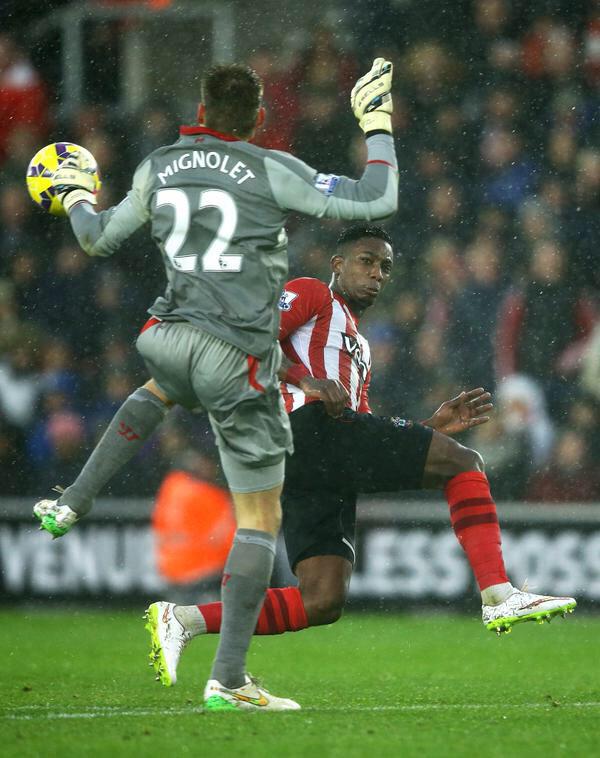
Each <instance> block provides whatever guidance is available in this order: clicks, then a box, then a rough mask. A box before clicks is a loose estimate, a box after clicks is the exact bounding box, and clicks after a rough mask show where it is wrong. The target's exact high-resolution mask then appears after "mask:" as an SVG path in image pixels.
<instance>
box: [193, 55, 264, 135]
mask: <svg viewBox="0 0 600 758" xmlns="http://www.w3.org/2000/svg"><path fill="white" fill-rule="evenodd" d="M262 92H263V85H262V81H261V79H260V77H259V76H258V74H257V73H256V71H254V70H253V69H251V68H250V67H249V66H244V65H242V64H241V63H225V64H219V65H216V66H211V68H209V69H208V71H207V72H206V73H205V75H204V76H203V77H202V83H201V94H202V102H203V103H204V106H205V108H206V118H205V121H206V126H207V127H208V128H209V129H214V130H215V131H219V132H225V133H227V134H235V135H236V136H238V137H248V136H250V135H251V134H252V132H253V131H254V127H255V124H256V116H257V114H258V110H259V108H260V106H261V101H262Z"/></svg>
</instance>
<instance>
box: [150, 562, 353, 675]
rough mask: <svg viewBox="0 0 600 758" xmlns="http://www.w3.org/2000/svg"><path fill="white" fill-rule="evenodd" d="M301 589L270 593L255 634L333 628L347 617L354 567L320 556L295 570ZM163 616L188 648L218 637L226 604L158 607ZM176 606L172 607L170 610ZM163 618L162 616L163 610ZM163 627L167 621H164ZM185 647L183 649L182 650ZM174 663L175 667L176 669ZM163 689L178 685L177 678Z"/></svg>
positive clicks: (280, 589)
mask: <svg viewBox="0 0 600 758" xmlns="http://www.w3.org/2000/svg"><path fill="white" fill-rule="evenodd" d="M295 573H296V575H297V577H298V587H274V588H270V589H268V590H267V592H266V595H265V600H264V603H263V605H262V607H261V609H260V612H259V615H258V620H257V622H256V627H255V629H254V634H256V635H274V634H283V633H284V632H298V631H300V630H302V629H306V628H307V627H309V626H320V625H322V624H333V623H334V621H337V620H338V619H339V618H340V616H341V615H342V611H343V608H344V605H345V604H346V598H347V596H348V585H349V583H350V576H351V575H352V563H351V562H350V561H349V560H348V559H347V558H342V557H341V556H339V555H316V556H312V557H311V558H306V559H305V560H302V561H300V562H299V563H298V564H297V565H296V567H295ZM154 605H156V606H158V607H160V609H161V610H162V611H163V613H165V612H166V615H165V622H164V623H171V624H173V620H172V619H171V618H170V614H173V616H174V620H175V621H176V622H178V623H179V625H180V628H179V631H178V632H175V631H174V632H172V636H173V637H175V635H178V636H179V637H180V638H181V640H182V642H183V645H185V643H187V641H188V640H190V639H192V638H194V637H197V636H199V635H203V634H218V633H219V632H220V631H221V621H222V618H223V606H222V603H220V602H217V603H204V604H202V605H175V604H173V603H155V604H154ZM169 606H170V607H169ZM156 612H157V614H158V613H159V611H158V609H157V611H156ZM158 623H163V622H158ZM183 645H180V646H179V647H180V648H181V649H182V647H183ZM181 649H180V650H179V654H177V656H176V659H177V660H174V658H175V654H174V653H173V654H170V656H169V657H170V663H171V666H172V671H173V672H174V671H175V670H176V667H177V662H178V660H179V656H180V654H181ZM173 664H174V665H173ZM169 679H170V681H168V682H163V684H167V686H168V685H170V684H173V683H174V677H173V676H170V677H169Z"/></svg>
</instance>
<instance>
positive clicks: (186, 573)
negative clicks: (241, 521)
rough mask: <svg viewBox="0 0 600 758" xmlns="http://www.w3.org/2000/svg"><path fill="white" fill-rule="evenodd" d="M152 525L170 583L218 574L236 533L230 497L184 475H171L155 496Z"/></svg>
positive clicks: (162, 568)
mask: <svg viewBox="0 0 600 758" xmlns="http://www.w3.org/2000/svg"><path fill="white" fill-rule="evenodd" d="M152 526H153V527H154V532H155V536H156V550H157V565H158V570H159V572H160V574H161V576H163V577H164V578H165V579H167V580H168V581H169V582H174V583H177V584H185V583H188V582H193V581H198V580H200V579H206V578H209V577H212V576H215V575H218V574H220V573H221V572H222V570H223V567H224V566H225V561H226V560H227V555H228V553H229V549H230V547H231V542H232V540H233V535H234V533H235V518H234V516H233V509H232V504H231V499H230V497H229V493H228V492H227V490H225V489H223V488H222V487H218V486H217V485H215V484H210V483H208V482H205V481H202V480H200V479H197V478H196V477H194V476H192V475H191V474H188V473H186V472H184V471H172V472H171V473H170V474H168V475H167V476H166V477H165V479H164V481H163V483H162V485H161V487H160V489H159V491H158V493H157V496H156V503H155V507H154V512H153V514H152Z"/></svg>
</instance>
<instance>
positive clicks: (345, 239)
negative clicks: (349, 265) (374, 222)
mask: <svg viewBox="0 0 600 758" xmlns="http://www.w3.org/2000/svg"><path fill="white" fill-rule="evenodd" d="M365 237H375V238H376V239H380V240H383V241H384V242H387V243H388V245H389V246H390V247H393V244H392V238H391V237H390V235H389V234H388V233H387V232H386V230H385V229H382V227H380V226H371V225H369V224H354V225H353V226H348V227H347V228H346V229H344V230H343V231H342V232H341V234H340V236H339V237H338V238H337V240H336V243H335V244H336V249H337V253H338V255H339V254H341V255H343V254H344V253H345V252H347V250H348V246H349V245H351V244H352V243H353V242H356V241H357V240H361V239H364V238H365Z"/></svg>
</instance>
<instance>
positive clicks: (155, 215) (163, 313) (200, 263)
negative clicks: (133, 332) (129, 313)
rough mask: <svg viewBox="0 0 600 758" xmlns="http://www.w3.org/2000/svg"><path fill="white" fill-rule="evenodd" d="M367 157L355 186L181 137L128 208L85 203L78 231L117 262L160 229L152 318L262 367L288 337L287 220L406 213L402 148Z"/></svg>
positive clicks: (215, 140) (203, 133)
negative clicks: (188, 329)
mask: <svg viewBox="0 0 600 758" xmlns="http://www.w3.org/2000/svg"><path fill="white" fill-rule="evenodd" d="M367 147H368V162H367V165H366V167H365V171H364V173H363V175H362V177H361V178H360V179H359V180H358V181H355V180H352V179H348V178H346V177H344V176H335V175H332V174H321V173H318V172H317V171H315V169H313V168H310V166H308V165H306V164H305V163H303V162H302V161H300V160H298V159H296V158H294V157H293V156H291V155H289V154H287V153H282V152H278V151H274V150H266V149H264V148H261V147H257V146H256V145H252V144H250V143H248V142H245V141H242V140H238V139H234V138H232V137H229V136H228V135H223V134H219V133H216V132H213V131H211V130H209V129H206V128H204V127H182V129H181V136H180V139H179V140H178V141H177V142H176V143H175V144H173V145H169V146H168V147H161V148H159V149H158V150H155V151H154V152H153V153H151V154H150V155H149V156H148V158H147V159H146V160H144V161H143V162H142V163H141V164H140V166H139V167H138V168H137V170H136V172H135V175H134V177H133V184H132V188H131V190H130V191H129V192H128V194H127V196H126V197H125V199H124V200H123V201H122V202H121V203H120V204H119V205H117V206H115V207H113V208H110V209H109V210H106V211H102V212H101V213H98V214H96V213H95V211H94V210H93V208H92V206H91V205H89V204H87V203H81V204H79V205H76V206H75V207H74V208H73V210H72V212H71V214H70V219H71V224H72V227H73V231H74V232H75V234H76V236H77V239H78V241H79V243H80V245H81V246H82V248H83V249H84V250H85V251H86V252H87V253H88V254H89V255H101V256H108V255H112V254H113V253H115V252H116V251H117V250H118V249H119V248H120V247H121V245H122V244H123V242H124V241H125V240H126V239H127V238H128V237H129V236H130V235H131V234H132V233H133V232H135V231H136V229H138V228H139V227H140V226H141V225H142V224H144V223H145V222H147V221H149V222H150V225H151V234H152V237H153V239H154V241H155V242H156V244H157V245H158V248H159V250H160V252H161V254H162V258H163V263H164V265H165V268H166V272H167V280H168V285H167V289H166V292H165V294H164V295H163V296H162V297H159V298H158V299H157V300H156V302H155V303H154V305H153V306H152V307H151V308H150V309H149V312H150V313H151V314H153V315H155V316H158V317H160V318H163V319H167V320H185V321H189V322H190V323H192V324H195V325H197V326H199V327H201V328H202V329H204V330H206V331H207V332H209V333H211V334H213V335H215V336H217V337H220V338H221V339H223V340H225V341H226V342H228V343H230V344H232V345H235V346H236V347H239V348H240V349H242V350H244V352H246V353H248V354H250V355H254V356H256V357H258V358H262V357H264V356H265V355H266V354H267V352H268V351H269V349H270V348H271V347H272V345H273V342H274V340H275V339H277V333H278V327H279V311H278V308H277V303H278V299H279V296H280V294H281V289H282V285H283V283H284V282H285V279H286V275H287V268H288V265H287V237H286V233H285V228H284V224H285V220H286V217H287V214H288V212H289V211H300V212H302V213H306V214H309V215H311V216H317V217H326V218H338V219H348V220H351V219H364V220H374V219H382V218H385V217H387V216H390V215H391V214H393V213H394V211H395V210H396V208H397V202H398V188H397V185H398V174H397V165H396V156H395V152H394V143H393V139H392V137H391V136H389V135H386V134H376V135H373V136H372V137H369V138H368V139H367Z"/></svg>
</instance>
